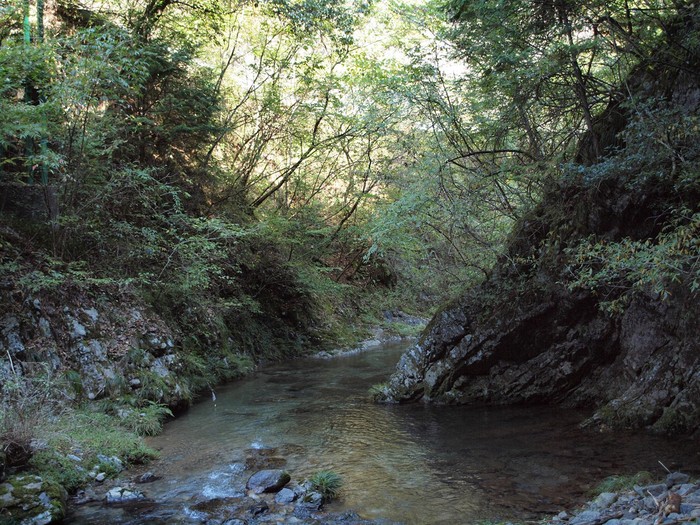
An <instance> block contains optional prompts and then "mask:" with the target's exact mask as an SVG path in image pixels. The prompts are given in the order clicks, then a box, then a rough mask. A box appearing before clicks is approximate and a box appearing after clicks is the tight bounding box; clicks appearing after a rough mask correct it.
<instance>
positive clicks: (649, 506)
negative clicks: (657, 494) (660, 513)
mask: <svg viewBox="0 0 700 525" xmlns="http://www.w3.org/2000/svg"><path fill="white" fill-rule="evenodd" d="M658 507H659V498H654V497H653V496H647V497H646V498H644V499H643V500H642V508H644V509H645V510H648V511H656V510H658Z"/></svg>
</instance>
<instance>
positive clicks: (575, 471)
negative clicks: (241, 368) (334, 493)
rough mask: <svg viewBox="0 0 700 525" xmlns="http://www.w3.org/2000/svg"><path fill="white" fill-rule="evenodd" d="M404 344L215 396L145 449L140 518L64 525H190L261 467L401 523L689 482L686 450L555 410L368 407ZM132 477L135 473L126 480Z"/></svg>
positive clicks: (533, 513) (111, 511)
mask: <svg viewBox="0 0 700 525" xmlns="http://www.w3.org/2000/svg"><path fill="white" fill-rule="evenodd" d="M403 350H405V345H386V346H384V347H381V348H379V349H375V350H372V351H367V352H364V353H361V354H357V355H352V356H345V357H338V358H334V359H306V360H303V361H295V362H290V363H285V364H280V365H275V366H269V367H266V368H263V369H261V370H260V371H259V372H258V373H256V374H255V375H254V376H253V377H250V378H247V379H244V380H242V381H238V382H235V383H233V384H230V385H228V386H226V387H222V388H220V389H218V390H217V391H216V400H215V401H213V400H206V401H203V402H201V403H199V404H198V405H196V406H195V407H193V408H192V409H191V410H190V411H189V412H187V413H186V414H184V415H183V416H181V417H179V418H177V419H176V420H174V421H172V422H171V423H169V424H168V425H167V426H166V429H165V432H164V433H163V434H162V435H160V436H158V437H156V438H153V439H151V440H150V444H151V445H152V446H153V447H155V448H157V449H159V450H160V451H161V454H162V458H161V459H160V460H158V461H157V462H156V463H155V464H152V465H149V466H148V469H149V470H152V471H154V472H155V473H156V474H157V475H158V476H160V477H161V479H159V480H158V481H155V482H153V483H149V484H146V485H142V486H141V487H140V488H141V489H143V490H144V492H145V493H146V495H147V496H148V498H149V499H150V502H149V503H148V504H145V505H144V504H141V505H140V506H137V507H120V508H113V507H106V506H103V505H102V504H88V505H85V506H82V507H74V508H73V510H72V513H71V515H70V516H69V518H68V522H69V523H108V522H111V523H145V522H151V523H158V522H163V523H166V522H167V523H201V520H202V517H203V516H202V515H200V514H198V513H197V512H194V511H193V510H192V508H193V506H196V504H197V503H201V502H203V501H206V500H208V499H212V498H222V497H234V496H238V495H242V492H243V487H244V485H245V481H246V479H247V478H248V477H249V476H250V475H251V474H252V473H253V472H254V471H255V470H256V469H258V468H264V467H266V466H272V467H275V468H277V467H283V468H285V469H287V470H288V471H289V472H290V474H291V475H292V478H293V479H295V480H299V481H301V480H303V479H304V478H306V477H308V476H310V475H312V474H313V473H314V472H316V471H318V470H322V469H330V470H333V471H336V472H338V473H339V474H340V475H341V476H342V477H343V480H344V488H343V492H342V496H341V498H340V499H339V500H338V501H336V502H333V503H332V504H331V505H329V506H328V507H329V508H330V510H335V511H341V510H345V509H353V510H355V511H357V512H358V513H359V514H360V515H361V516H362V517H364V518H368V519H378V518H386V519H388V520H391V521H396V522H402V523H406V524H422V523H432V524H438V523H445V524H446V523H476V522H478V521H481V520H496V519H512V520H524V519H531V518H535V517H538V516H541V515H542V514H544V513H551V512H558V511H559V510H561V509H562V508H564V507H571V506H573V505H575V504H577V503H579V502H582V501H583V500H584V499H585V496H586V494H585V493H586V491H587V490H588V489H590V488H591V487H592V486H593V485H594V484H595V483H597V482H598V481H600V480H602V479H603V478H605V477H606V476H608V475H612V474H623V473H634V472H637V471H639V470H648V471H651V472H652V473H658V475H659V476H661V475H662V474H663V472H662V469H661V467H660V465H659V463H658V462H659V461H662V462H663V463H664V464H665V465H667V466H668V467H669V468H675V469H680V470H684V471H686V472H689V473H696V474H697V473H699V472H700V457H699V456H698V452H697V450H696V449H695V448H694V447H693V443H691V442H687V443H686V442H679V441H669V440H666V439H663V438H661V437H655V436H650V435H646V434H642V433H637V434H627V435H625V434H615V435H611V434H599V433H590V432H584V431H581V430H580V429H579V428H578V424H579V422H580V421H582V420H583V419H584V418H585V416H586V414H585V413H581V412H577V411H566V410H560V409H553V408H546V407H545V408H488V409H487V408H466V407H435V406H424V405H411V406H405V405H394V406H383V405H374V404H372V403H371V402H370V401H369V395H368V389H369V387H370V386H371V385H373V384H375V383H377V382H380V381H381V380H383V379H384V378H386V376H387V374H388V373H389V372H390V371H391V369H392V368H393V366H394V363H396V361H397V359H398V357H399V355H400V354H401V352H402V351H403ZM129 475H133V473H129ZM252 523H255V522H252Z"/></svg>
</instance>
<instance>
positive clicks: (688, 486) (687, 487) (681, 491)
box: [676, 483, 695, 496]
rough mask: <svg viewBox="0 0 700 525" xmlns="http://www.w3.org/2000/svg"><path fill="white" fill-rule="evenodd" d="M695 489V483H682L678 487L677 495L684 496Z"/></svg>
mask: <svg viewBox="0 0 700 525" xmlns="http://www.w3.org/2000/svg"><path fill="white" fill-rule="evenodd" d="M694 490H695V485H693V484H692V483H683V484H682V485H681V486H680V487H678V490H677V491H676V492H678V495H679V496H685V495H686V494H689V493H691V492H693V491H694Z"/></svg>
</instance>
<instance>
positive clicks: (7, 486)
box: [0, 474, 68, 525]
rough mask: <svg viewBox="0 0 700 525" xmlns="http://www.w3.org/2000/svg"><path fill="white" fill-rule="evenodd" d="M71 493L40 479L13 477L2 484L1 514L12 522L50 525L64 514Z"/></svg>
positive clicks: (0, 494)
mask: <svg viewBox="0 0 700 525" xmlns="http://www.w3.org/2000/svg"><path fill="white" fill-rule="evenodd" d="M67 498H68V494H67V493H66V490H65V489H64V488H63V487H62V486H61V485H59V484H57V483H53V482H49V481H46V480H44V479H42V478H41V477H39V476H34V475H28V474H26V475H17V476H11V477H10V478H8V479H7V481H6V482H5V483H3V484H1V485H0V514H1V515H2V517H3V519H8V521H9V522H13V521H16V522H18V523H22V524H23V525H47V524H49V523H58V522H60V521H61V520H62V519H63V517H64V515H65V506H66V499H67Z"/></svg>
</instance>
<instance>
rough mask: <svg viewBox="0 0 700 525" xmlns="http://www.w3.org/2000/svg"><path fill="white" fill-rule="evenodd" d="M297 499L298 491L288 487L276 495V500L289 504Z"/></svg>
mask: <svg viewBox="0 0 700 525" xmlns="http://www.w3.org/2000/svg"><path fill="white" fill-rule="evenodd" d="M295 499H297V495H296V493H295V492H294V491H293V490H291V489H288V488H283V489H282V490H280V491H279V492H278V493H277V494H276V495H275V502H277V503H281V504H282V505H287V504H289V503H292V502H293V501H294V500H295Z"/></svg>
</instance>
